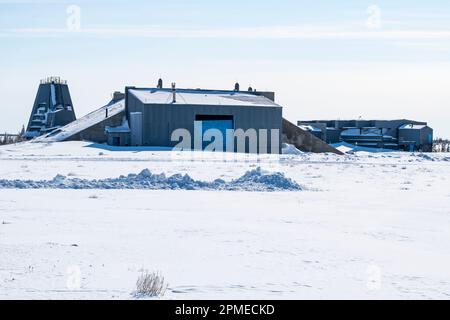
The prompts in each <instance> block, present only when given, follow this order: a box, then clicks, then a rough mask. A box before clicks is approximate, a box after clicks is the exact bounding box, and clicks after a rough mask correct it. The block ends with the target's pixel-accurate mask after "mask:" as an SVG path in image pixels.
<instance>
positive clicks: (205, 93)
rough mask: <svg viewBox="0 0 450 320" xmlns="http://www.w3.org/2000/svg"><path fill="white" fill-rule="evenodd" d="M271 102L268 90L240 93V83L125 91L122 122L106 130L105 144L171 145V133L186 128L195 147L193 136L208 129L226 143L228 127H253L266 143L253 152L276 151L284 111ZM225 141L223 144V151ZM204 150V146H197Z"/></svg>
mask: <svg viewBox="0 0 450 320" xmlns="http://www.w3.org/2000/svg"><path fill="white" fill-rule="evenodd" d="M268 97H269V98H268ZM273 98H274V94H273V93H271V92H256V91H253V90H251V91H250V90H249V91H239V90H238V85H237V86H236V90H233V91H226V90H203V89H178V88H175V86H173V87H172V88H167V89H165V88H162V83H161V85H160V86H159V87H158V88H135V87H127V88H126V90H125V115H126V121H124V123H123V124H122V125H121V126H118V127H108V128H106V132H107V136H108V143H109V144H112V145H118V146H121V145H131V146H161V147H175V146H176V145H177V144H178V142H179V141H173V140H172V133H173V132H174V131H175V130H177V129H186V130H187V131H188V132H189V134H190V135H191V137H193V139H192V142H191V146H190V147H191V149H196V145H195V141H194V140H195V139H194V137H195V136H200V137H201V136H203V134H204V133H205V132H206V130H208V129H217V130H219V131H220V132H221V133H222V134H223V137H224V139H225V140H226V139H228V137H227V135H226V132H227V130H229V129H233V130H238V129H242V130H243V131H247V130H248V129H254V130H256V132H258V133H259V132H260V130H265V131H263V132H264V134H265V139H267V149H261V148H259V149H258V150H257V152H260V153H280V151H281V132H282V107H281V106H279V105H278V104H276V103H275V102H274V101H273ZM199 123H201V126H198V124H199ZM200 127H201V128H200ZM199 128H200V129H199ZM198 130H201V131H200V132H199V131H198ZM272 131H274V132H276V133H277V134H272ZM227 143H228V141H223V146H224V148H225V146H226V145H227ZM246 143H247V144H246V146H245V152H252V150H250V149H251V148H250V146H249V145H248V141H247V142H246ZM207 144H208V143H207ZM204 146H205V144H204V143H202V145H201V148H204ZM234 147H237V146H236V144H234ZM258 147H259V145H258ZM272 149H273V150H272ZM224 151H225V149H224ZM233 151H237V149H234V150H233ZM254 151H256V150H254Z"/></svg>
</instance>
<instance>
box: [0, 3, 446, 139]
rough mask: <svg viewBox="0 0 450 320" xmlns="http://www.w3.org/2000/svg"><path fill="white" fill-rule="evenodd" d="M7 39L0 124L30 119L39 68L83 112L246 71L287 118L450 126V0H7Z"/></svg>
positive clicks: (1, 49)
mask: <svg viewBox="0 0 450 320" xmlns="http://www.w3.org/2000/svg"><path fill="white" fill-rule="evenodd" d="M343 2H345V3H343ZM70 5H76V6H78V7H79V9H80V10H81V11H80V12H81V15H80V29H79V30H78V29H77V30H75V31H73V30H72V31H71V30H70V29H68V26H67V22H68V21H69V26H70V25H71V26H73V24H70V23H71V22H73V20H72V19H71V18H73V15H71V13H67V9H68V7H69V6H70ZM373 5H376V6H377V7H376V8H378V9H379V13H380V19H375V21H379V22H380V23H379V24H377V23H375V25H374V24H373V21H374V20H373V19H374V17H375V16H374V11H373V8H374V7H372V9H369V10H368V8H369V7H370V6H373ZM378 9H377V10H378ZM375 18H376V17H375ZM0 42H1V46H0V70H1V72H0V93H1V96H2V104H1V105H0V110H1V111H2V117H1V118H0V130H2V131H5V130H7V131H17V130H18V129H19V128H20V127H21V125H22V124H25V123H26V122H27V120H28V116H29V112H30V111H31V107H32V104H33V100H34V95H35V93H36V89H37V86H38V83H39V79H40V78H44V77H46V76H50V75H58V76H61V77H63V78H65V79H67V80H68V81H69V86H70V89H71V93H72V99H73V102H74V106H75V111H76V113H77V116H82V115H84V114H86V113H88V112H89V111H91V110H93V109H94V108H96V107H99V106H101V105H103V104H105V103H106V102H107V101H108V99H109V98H110V94H111V93H112V92H113V91H115V90H123V87H124V86H125V85H138V86H154V85H155V84H156V80H157V79H158V78H159V77H162V78H163V79H164V80H165V83H166V84H167V83H170V82H172V81H176V82H177V84H178V86H183V87H195V88H196V87H205V88H230V89H231V88H233V84H234V82H236V81H239V82H240V83H241V85H242V86H243V87H246V86H248V85H252V86H253V87H255V88H257V89H264V90H274V91H275V92H276V97H277V101H278V102H279V103H280V104H281V105H283V106H284V107H285V109H284V114H285V116H286V117H287V118H288V119H290V120H291V121H296V120H300V119H312V118H341V119H343V118H357V117H359V116H361V117H363V118H399V117H401V118H414V119H417V120H424V121H428V122H429V123H430V125H431V126H432V127H434V128H435V134H436V136H444V137H450V126H448V125H447V123H448V120H449V116H450V111H449V110H450V90H448V87H449V83H450V4H449V3H448V1H437V0H434V1H419V0H415V1H414V0H408V1H404V0H385V1H365V0H358V1H331V0H330V1H320V3H319V1H312V0H311V1H298V0H296V1H281V0H278V1H245V2H244V1H233V0H232V1H222V2H218V1H181V0H180V1H120V0H116V1H114V0H113V1H106V0H105V1H102V0H90V1H10V0H6V1H5V0H0Z"/></svg>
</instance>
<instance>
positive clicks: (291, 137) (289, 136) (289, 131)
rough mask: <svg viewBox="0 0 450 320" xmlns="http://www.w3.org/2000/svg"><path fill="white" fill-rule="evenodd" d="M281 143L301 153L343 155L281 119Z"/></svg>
mask: <svg viewBox="0 0 450 320" xmlns="http://www.w3.org/2000/svg"><path fill="white" fill-rule="evenodd" d="M283 142H284V143H289V144H292V145H294V146H295V147H296V148H297V149H299V150H301V151H303V152H315V153H323V152H331V153H335V154H340V155H342V154H343V153H342V152H340V151H339V150H337V149H335V148H333V147H332V146H330V145H329V144H327V143H325V142H324V141H322V140H321V139H319V138H317V137H315V136H314V135H312V134H311V133H309V132H307V131H305V130H302V129H300V128H299V127H297V126H296V125H295V124H293V123H291V122H289V121H288V120H286V119H283Z"/></svg>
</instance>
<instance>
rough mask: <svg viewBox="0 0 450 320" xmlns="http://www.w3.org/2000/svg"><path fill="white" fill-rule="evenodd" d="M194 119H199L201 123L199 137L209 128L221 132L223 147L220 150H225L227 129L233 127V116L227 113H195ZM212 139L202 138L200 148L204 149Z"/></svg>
mask: <svg viewBox="0 0 450 320" xmlns="http://www.w3.org/2000/svg"><path fill="white" fill-rule="evenodd" d="M195 121H200V122H201V124H202V132H201V137H203V136H204V134H205V132H206V131H208V130H209V129H216V130H219V131H220V132H221V133H222V137H223V148H222V151H226V146H227V130H228V129H234V119H233V116H228V115H196V116H195ZM211 143H212V141H203V140H202V150H204V149H205V148H206V147H207V146H208V145H209V144H211Z"/></svg>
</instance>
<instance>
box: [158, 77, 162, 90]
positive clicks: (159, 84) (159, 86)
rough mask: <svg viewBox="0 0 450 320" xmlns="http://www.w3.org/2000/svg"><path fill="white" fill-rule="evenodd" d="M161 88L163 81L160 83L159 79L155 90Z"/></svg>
mask: <svg viewBox="0 0 450 320" xmlns="http://www.w3.org/2000/svg"><path fill="white" fill-rule="evenodd" d="M162 87H163V81H162V79H161V78H160V79H159V80H158V86H157V88H158V89H162Z"/></svg>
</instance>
